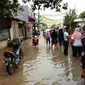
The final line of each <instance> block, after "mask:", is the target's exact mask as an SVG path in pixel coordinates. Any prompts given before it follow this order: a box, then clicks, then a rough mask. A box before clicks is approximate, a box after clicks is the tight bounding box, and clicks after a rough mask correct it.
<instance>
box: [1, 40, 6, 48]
mask: <svg viewBox="0 0 85 85" xmlns="http://www.w3.org/2000/svg"><path fill="white" fill-rule="evenodd" d="M5 47H7V40H4V41H0V49H3V48H5Z"/></svg>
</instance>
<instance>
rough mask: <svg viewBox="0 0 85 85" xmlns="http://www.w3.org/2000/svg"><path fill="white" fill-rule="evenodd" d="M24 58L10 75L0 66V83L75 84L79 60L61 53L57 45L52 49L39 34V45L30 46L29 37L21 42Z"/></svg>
mask: <svg viewBox="0 0 85 85" xmlns="http://www.w3.org/2000/svg"><path fill="white" fill-rule="evenodd" d="M22 48H23V52H24V60H23V61H21V63H20V65H19V68H18V69H16V70H15V72H14V73H13V74H12V75H11V76H10V75H8V74H7V73H6V71H5V70H4V68H3V67H4V66H3V65H2V64H1V65H2V66H1V65H0V66H1V69H0V70H1V71H0V72H1V73H0V85H77V81H78V80H79V78H80V71H81V69H80V60H73V59H72V56H71V51H70V49H69V56H64V55H63V50H62V49H60V48H59V47H58V46H56V47H55V49H54V50H53V49H52V48H51V47H50V46H46V43H45V41H44V39H43V37H42V36H40V41H39V45H38V46H37V47H35V46H32V44H31V39H28V40H25V41H24V42H23V43H22Z"/></svg>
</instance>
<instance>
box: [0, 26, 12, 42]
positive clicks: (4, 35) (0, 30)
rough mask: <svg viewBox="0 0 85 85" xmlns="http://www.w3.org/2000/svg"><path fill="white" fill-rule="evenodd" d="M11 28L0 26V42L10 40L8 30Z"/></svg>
mask: <svg viewBox="0 0 85 85" xmlns="http://www.w3.org/2000/svg"><path fill="white" fill-rule="evenodd" d="M9 28H11V26H10V25H8V26H0V41H2V40H6V39H8V38H10V31H9V30H10V29H9Z"/></svg>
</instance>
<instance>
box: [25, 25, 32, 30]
mask: <svg viewBox="0 0 85 85" xmlns="http://www.w3.org/2000/svg"><path fill="white" fill-rule="evenodd" d="M24 28H25V29H30V28H32V26H29V25H28V24H24Z"/></svg>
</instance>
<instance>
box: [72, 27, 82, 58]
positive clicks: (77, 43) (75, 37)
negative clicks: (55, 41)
mask: <svg viewBox="0 0 85 85" xmlns="http://www.w3.org/2000/svg"><path fill="white" fill-rule="evenodd" d="M71 39H72V41H73V58H74V59H79V58H80V57H81V50H82V42H81V39H82V34H81V33H80V29H79V28H75V31H74V33H73V34H72V37H71Z"/></svg>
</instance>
